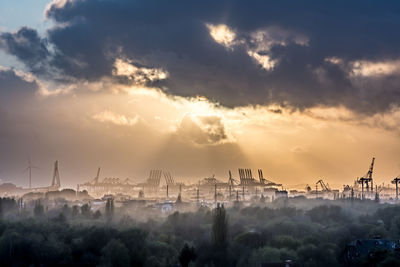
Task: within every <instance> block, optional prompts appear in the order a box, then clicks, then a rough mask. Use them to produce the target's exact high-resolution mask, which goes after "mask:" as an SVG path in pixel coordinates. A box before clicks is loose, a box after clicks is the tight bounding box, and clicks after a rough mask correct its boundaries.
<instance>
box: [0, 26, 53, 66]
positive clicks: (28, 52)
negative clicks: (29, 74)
mask: <svg viewBox="0 0 400 267" xmlns="http://www.w3.org/2000/svg"><path fill="white" fill-rule="evenodd" d="M0 48H3V49H4V50H5V51H7V52H8V53H10V54H12V55H15V56H16V57H17V58H18V59H19V60H21V61H22V62H24V63H25V64H26V65H27V66H28V67H29V68H30V69H31V70H32V71H33V72H35V73H42V72H43V71H44V69H43V68H44V66H43V63H44V62H45V61H46V59H47V57H48V56H49V52H48V50H47V47H46V41H45V40H43V39H41V38H40V37H39V35H38V33H37V32H36V30H34V29H30V28H27V27H22V28H21V29H19V30H18V31H17V32H15V33H7V32H6V33H1V34H0Z"/></svg>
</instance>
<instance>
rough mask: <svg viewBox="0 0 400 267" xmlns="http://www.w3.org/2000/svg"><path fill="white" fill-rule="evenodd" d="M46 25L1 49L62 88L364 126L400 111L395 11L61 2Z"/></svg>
mask: <svg viewBox="0 0 400 267" xmlns="http://www.w3.org/2000/svg"><path fill="white" fill-rule="evenodd" d="M45 15H46V17H47V18H48V19H49V20H51V21H53V24H54V26H53V27H52V28H51V29H49V30H48V31H47V33H46V35H45V36H41V37H40V36H38V34H37V32H36V31H35V30H34V29H30V28H26V27H24V28H21V29H20V30H19V31H17V32H12V33H7V32H6V33H2V34H1V35H0V47H2V48H3V49H4V50H5V51H7V52H8V53H10V54H13V55H15V56H16V57H17V58H18V59H19V60H21V61H23V62H24V63H25V64H26V66H27V67H28V68H29V69H30V70H31V71H32V72H35V73H38V74H41V75H45V76H46V77H47V78H49V77H57V79H58V80H59V81H63V82H71V81H77V80H78V81H91V82H93V81H99V80H101V79H104V78H107V79H115V81H116V82H120V83H134V84H138V83H140V84H143V85H151V86H157V87H159V88H162V89H163V90H165V91H166V92H168V93H169V94H173V95H180V96H196V95H205V96H207V97H208V98H209V99H211V100H213V101H216V102H219V103H221V104H223V105H226V106H230V107H233V106H242V105H248V104H266V105H267V104H277V105H280V106H286V107H289V108H294V109H300V110H302V109H305V108H310V107H315V106H328V107H335V106H345V107H347V108H349V109H351V110H354V111H357V112H360V113H368V114H373V113H380V112H385V111H388V110H390V109H391V108H393V107H396V106H398V105H399V102H400V88H399V86H398V84H399V81H400V80H399V78H400V73H399V71H398V70H399V60H400V49H399V47H400V38H399V37H398V36H397V35H396V32H397V30H398V28H399V26H400V4H399V3H398V2H397V1H385V2H384V3H381V2H378V1H369V0H367V1H365V0H363V1H352V2H348V1H334V2H328V3H327V2H322V1H311V0H310V1H283V2H282V1H279V2H277V1H234V0H226V1H208V0H206V1H194V0H193V1H178V0H173V1H157V0H146V1H131V0H119V1H115V0H101V1H100V0H79V1H78V0H66V1H54V2H53V3H51V4H50V5H49V6H48V8H47V9H46V12H45ZM121 64H122V65H121ZM123 64H125V65H123ZM126 64H128V65H126ZM123 67H125V69H124V68H123ZM126 67H129V68H128V70H130V72H129V73H127V72H126V70H127V68H126ZM123 70H125V72H124V71H123Z"/></svg>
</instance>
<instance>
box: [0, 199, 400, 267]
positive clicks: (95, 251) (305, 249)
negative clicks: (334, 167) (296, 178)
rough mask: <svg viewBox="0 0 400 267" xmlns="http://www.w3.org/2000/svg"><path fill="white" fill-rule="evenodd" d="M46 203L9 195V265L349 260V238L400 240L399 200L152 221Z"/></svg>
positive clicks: (298, 202)
mask: <svg viewBox="0 0 400 267" xmlns="http://www.w3.org/2000/svg"><path fill="white" fill-rule="evenodd" d="M43 203H44V201H39V200H37V201H35V202H34V203H32V205H30V208H29V209H28V208H27V207H25V208H24V207H21V206H20V205H19V203H18V201H14V200H11V199H0V214H2V220H1V221H0V263H1V266H260V264H262V263H283V262H285V261H288V260H290V261H291V262H292V263H294V264H296V265H297V266H326V267H329V266H345V265H346V262H345V261H344V260H343V259H344V255H343V253H344V249H345V247H346V245H347V244H348V243H349V242H350V241H352V240H355V239H367V238H375V237H377V236H379V237H381V238H384V239H399V238H400V206H397V205H383V204H376V203H373V202H372V201H371V202H368V201H358V202H356V203H349V202H340V201H324V202H321V203H318V205H316V204H315V203H317V202H316V201H313V200H305V199H290V200H289V203H287V202H285V203H282V202H279V201H276V202H275V203H272V204H257V205H253V206H250V207H240V206H233V207H224V206H222V205H218V206H217V207H216V208H215V209H210V208H206V207H199V208H196V209H195V210H194V211H193V212H185V213H180V212H174V213H172V214H170V215H169V216H167V217H163V216H161V215H160V216H159V217H157V218H149V219H148V220H146V221H143V220H137V219H136V218H135V216H136V213H130V214H125V213H123V210H122V209H121V208H116V207H114V203H113V201H112V200H108V201H107V203H106V206H105V207H104V208H103V209H101V210H96V211H94V210H93V209H92V207H91V206H90V205H88V204H85V205H82V206H78V205H72V204H71V205H68V204H67V205H63V206H61V207H55V208H51V209H50V208H48V207H46V206H44V205H43ZM307 207H308V208H307ZM138 212H140V211H138ZM137 215H139V214H137ZM353 265H354V264H353ZM356 265H358V266H400V258H399V256H398V255H397V254H396V253H395V252H389V251H380V253H376V254H374V255H369V256H365V257H362V258H360V260H359V262H358V263H357V264H356Z"/></svg>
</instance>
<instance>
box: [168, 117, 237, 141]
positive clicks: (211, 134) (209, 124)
mask: <svg viewBox="0 0 400 267" xmlns="http://www.w3.org/2000/svg"><path fill="white" fill-rule="evenodd" d="M176 134H177V135H178V136H179V138H182V139H183V140H188V141H191V142H193V143H195V144H198V145H216V144H222V143H226V142H229V141H231V140H230V138H228V135H227V133H226V130H225V127H224V125H223V123H222V118H221V117H219V116H192V115H190V114H187V115H185V116H184V117H183V119H182V122H181V124H180V126H179V128H178V129H177V131H176Z"/></svg>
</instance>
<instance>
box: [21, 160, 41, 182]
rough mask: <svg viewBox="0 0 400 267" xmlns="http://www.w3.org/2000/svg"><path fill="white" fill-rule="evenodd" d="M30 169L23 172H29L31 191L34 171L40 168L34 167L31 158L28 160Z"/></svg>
mask: <svg viewBox="0 0 400 267" xmlns="http://www.w3.org/2000/svg"><path fill="white" fill-rule="evenodd" d="M28 163H29V165H28V167H26V169H25V170H24V171H23V172H26V171H29V189H31V188H32V169H39V167H36V166H35V165H32V162H31V157H29V158H28Z"/></svg>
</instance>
